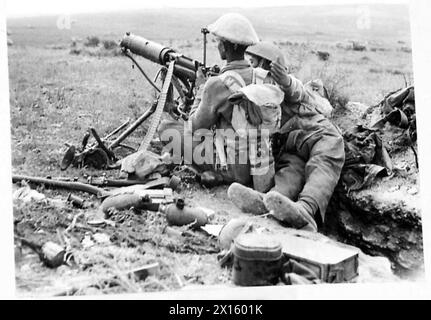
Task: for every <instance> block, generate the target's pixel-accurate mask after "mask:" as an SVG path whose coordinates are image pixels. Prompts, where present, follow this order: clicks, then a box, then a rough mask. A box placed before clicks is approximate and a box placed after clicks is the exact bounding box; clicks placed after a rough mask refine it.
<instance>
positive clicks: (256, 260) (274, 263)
mask: <svg viewBox="0 0 431 320" xmlns="http://www.w3.org/2000/svg"><path fill="white" fill-rule="evenodd" d="M233 255H234V262H233V282H234V283H235V284H236V285H239V286H266V285H275V284H277V282H278V281H279V278H280V274H281V265H282V256H283V253H282V247H281V244H280V243H279V242H278V241H276V240H274V239H271V238H269V237H267V236H265V235H263V234H257V233H246V234H241V235H239V236H238V237H237V238H236V239H235V241H234V246H233Z"/></svg>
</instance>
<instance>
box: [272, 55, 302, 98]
mask: <svg viewBox="0 0 431 320" xmlns="http://www.w3.org/2000/svg"><path fill="white" fill-rule="evenodd" d="M271 76H272V78H273V79H274V80H275V82H277V84H278V85H279V86H280V88H281V89H282V90H283V91H284V101H286V102H288V103H298V102H301V101H304V99H306V91H305V87H304V85H303V84H302V82H301V81H300V80H298V79H296V78H295V77H294V76H293V75H290V74H288V73H287V70H286V68H285V67H284V66H282V65H281V64H280V63H278V62H273V63H271Z"/></svg>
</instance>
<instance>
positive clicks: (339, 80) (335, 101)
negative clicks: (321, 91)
mask: <svg viewBox="0 0 431 320" xmlns="http://www.w3.org/2000/svg"><path fill="white" fill-rule="evenodd" d="M315 78H316V77H315ZM318 78H320V79H322V82H323V85H324V87H325V88H326V93H327V94H328V97H327V98H328V100H329V102H330V103H331V105H332V106H333V107H334V109H337V108H344V107H345V106H346V105H347V103H348V102H349V97H348V95H347V94H346V93H345V92H344V90H345V88H347V87H348V86H349V85H350V84H349V81H348V80H347V73H346V72H345V71H343V70H340V69H338V68H333V69H329V64H328V63H326V64H325V66H324V67H323V68H322V70H321V71H320V74H319V75H318Z"/></svg>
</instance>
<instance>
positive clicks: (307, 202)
mask: <svg viewBox="0 0 431 320" xmlns="http://www.w3.org/2000/svg"><path fill="white" fill-rule="evenodd" d="M208 30H209V31H210V32H211V33H212V34H213V35H215V36H216V38H217V40H218V46H217V48H218V51H219V54H220V57H221V59H223V60H226V65H225V66H224V67H223V68H222V69H221V73H220V75H218V76H214V77H210V78H208V79H206V78H205V77H204V75H203V73H202V72H198V74H197V80H196V86H197V87H198V92H197V94H196V99H195V104H194V106H193V108H192V111H191V113H190V118H189V124H190V125H191V133H194V132H196V131H197V130H199V129H211V128H214V127H215V128H219V129H230V128H233V107H232V104H231V103H230V101H229V98H230V97H231V95H232V90H230V88H229V85H228V84H227V83H226V81H225V80H226V77H225V75H226V74H228V73H229V72H231V71H233V72H234V73H235V74H237V75H239V77H241V79H242V80H241V81H242V82H243V83H244V84H245V85H249V84H252V83H255V82H254V81H255V79H254V75H255V72H254V70H253V68H252V67H251V66H250V64H249V62H248V61H246V60H245V52H246V50H247V49H248V48H249V47H250V46H252V45H255V44H257V43H258V42H259V38H258V36H257V35H256V32H255V31H254V29H253V26H252V25H251V23H250V22H249V21H248V20H247V19H246V18H245V17H243V16H242V15H239V14H234V13H231V14H226V15H223V16H222V17H220V18H219V19H218V20H217V21H216V22H215V23H213V24H212V25H210V26H209V27H208ZM275 56H277V58H272V59H271V63H270V65H269V70H263V71H265V72H264V73H262V72H259V74H260V75H263V76H262V77H261V79H260V80H261V82H263V83H274V81H275V83H277V84H278V86H279V87H280V88H281V89H282V91H283V92H284V98H283V99H284V100H282V102H281V107H282V118H281V128H280V132H279V134H280V137H281V138H280V139H279V140H280V141H281V143H280V145H281V148H280V150H279V151H280V152H279V154H277V155H276V162H275V168H276V172H275V176H274V177H273V187H272V189H271V191H270V192H268V193H266V194H265V193H263V192H258V191H256V190H253V189H252V188H249V187H247V185H251V181H252V180H251V176H250V164H249V163H247V164H245V165H242V164H238V165H236V164H235V166H232V167H230V168H229V169H230V170H228V174H227V175H225V176H224V178H225V181H226V182H233V183H232V184H231V185H230V187H229V189H228V196H229V198H230V199H231V200H232V202H233V203H234V204H235V205H237V206H238V207H239V208H240V209H241V210H243V211H244V212H248V213H255V214H261V213H265V212H268V211H270V212H271V213H272V214H273V216H274V217H276V218H277V219H279V220H282V221H284V222H287V223H288V225H290V226H291V227H294V228H298V229H302V228H303V229H307V230H311V231H317V223H316V220H321V221H323V219H324V215H325V211H326V207H327V205H328V202H329V199H330V197H331V196H332V192H333V190H334V188H335V186H336V184H337V182H338V179H339V176H340V174H341V169H342V167H343V164H344V142H343V138H342V137H341V135H340V133H339V132H338V131H337V129H336V128H335V127H334V126H333V125H332V124H331V123H330V122H329V121H328V120H327V119H326V118H325V117H324V116H322V115H321V114H317V113H316V112H312V110H311V111H310V112H308V113H307V112H303V111H304V108H305V109H306V106H307V103H308V102H309V97H308V96H307V92H306V89H305V87H304V85H303V84H302V82H301V81H299V80H298V79H296V78H295V77H293V76H292V75H289V74H288V72H287V70H286V67H285V64H284V59H283V56H282V55H277V54H276V55H275ZM267 57H269V56H267ZM266 59H267V60H269V59H268V58H266ZM257 69H260V68H257ZM260 70H262V69H260ZM185 134H186V133H185ZM193 147H194V146H193ZM274 156H275V155H274ZM200 169H201V170H203V169H204V167H203V166H201V167H200ZM319 213H320V215H319Z"/></svg>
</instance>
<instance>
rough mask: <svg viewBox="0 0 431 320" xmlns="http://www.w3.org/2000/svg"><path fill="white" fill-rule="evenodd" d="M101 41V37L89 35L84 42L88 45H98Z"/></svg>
mask: <svg viewBox="0 0 431 320" xmlns="http://www.w3.org/2000/svg"><path fill="white" fill-rule="evenodd" d="M99 43H100V39H99V37H97V36H88V37H87V39H86V40H85V42H84V46H86V47H97V46H98V45H99Z"/></svg>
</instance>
